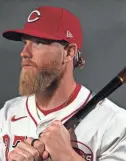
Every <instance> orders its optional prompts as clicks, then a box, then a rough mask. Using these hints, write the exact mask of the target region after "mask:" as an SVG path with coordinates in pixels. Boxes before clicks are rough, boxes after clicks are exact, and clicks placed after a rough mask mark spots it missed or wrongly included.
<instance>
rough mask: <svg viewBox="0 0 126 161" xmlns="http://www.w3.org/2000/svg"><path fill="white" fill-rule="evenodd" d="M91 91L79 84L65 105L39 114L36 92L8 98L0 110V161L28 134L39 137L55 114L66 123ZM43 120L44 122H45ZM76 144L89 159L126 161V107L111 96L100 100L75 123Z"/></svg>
mask: <svg viewBox="0 0 126 161" xmlns="http://www.w3.org/2000/svg"><path fill="white" fill-rule="evenodd" d="M89 96H90V91H89V90H88V89H87V88H85V87H84V86H79V85H78V87H77V90H76V91H75V92H74V99H73V100H72V102H71V103H70V104H69V105H67V106H66V107H65V108H61V109H58V110H55V111H52V112H50V113H49V114H47V115H44V114H43V113H42V112H41V120H40V118H39V117H38V115H37V111H36V103H35V96H34V95H33V96H30V97H28V98H27V97H17V98H14V99H11V100H9V101H7V102H6V103H5V105H4V107H3V108H2V109H1V111H0V161H6V160H7V155H8V152H10V151H11V150H13V148H14V147H16V146H17V144H18V143H19V142H20V141H21V140H24V139H25V137H33V138H37V137H38V131H40V128H42V127H43V126H45V125H46V124H47V123H48V122H49V120H51V119H53V118H55V119H58V120H62V121H63V123H64V122H65V121H66V120H67V119H69V117H70V116H71V115H72V114H73V113H74V112H75V111H76V110H77V109H78V108H80V107H81V106H82V105H83V104H84V103H85V101H87V100H88V99H89ZM42 123H43V124H42ZM74 133H75V135H76V139H72V140H71V143H72V146H73V148H74V149H75V150H76V152H78V153H79V154H80V155H81V156H82V157H84V158H85V160H87V161H126V111H125V110H124V109H122V108H120V107H118V106H117V105H116V104H114V103H113V102H111V101H110V100H108V99H105V100H104V101H103V102H102V103H101V104H100V103H99V104H97V106H96V108H95V109H94V110H92V111H91V112H90V113H89V114H88V115H87V116H86V117H85V118H84V119H83V120H82V122H81V123H80V124H79V125H78V126H77V127H76V129H75V131H74Z"/></svg>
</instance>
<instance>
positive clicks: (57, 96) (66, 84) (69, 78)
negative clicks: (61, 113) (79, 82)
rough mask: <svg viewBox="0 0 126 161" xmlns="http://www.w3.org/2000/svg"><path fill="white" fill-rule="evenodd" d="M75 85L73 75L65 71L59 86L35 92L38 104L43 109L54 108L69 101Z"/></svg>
mask: <svg viewBox="0 0 126 161" xmlns="http://www.w3.org/2000/svg"><path fill="white" fill-rule="evenodd" d="M75 87H76V82H75V80H74V78H73V75H72V74H71V75H70V74H69V73H67V74H66V73H65V75H64V76H63V77H62V79H61V80H60V82H59V84H58V85H57V86H54V87H52V88H51V89H47V90H46V91H44V92H39V93H36V94H35V98H36V104H37V105H38V106H39V107H40V108H41V109H43V110H46V109H47V110H50V109H54V108H55V107H58V106H60V105H61V104H63V103H64V102H67V101H69V98H70V95H71V94H72V92H73V91H74V89H75Z"/></svg>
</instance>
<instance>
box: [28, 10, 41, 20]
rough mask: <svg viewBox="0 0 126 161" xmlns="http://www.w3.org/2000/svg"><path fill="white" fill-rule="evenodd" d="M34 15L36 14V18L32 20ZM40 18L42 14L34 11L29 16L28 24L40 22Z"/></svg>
mask: <svg viewBox="0 0 126 161" xmlns="http://www.w3.org/2000/svg"><path fill="white" fill-rule="evenodd" d="M34 13H36V17H35V18H31V17H32V14H34ZM39 18H40V12H39V11H38V10H34V11H32V12H31V13H30V15H29V16H28V22H35V21H37V20H39Z"/></svg>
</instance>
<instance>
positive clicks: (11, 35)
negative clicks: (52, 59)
mask: <svg viewBox="0 0 126 161" xmlns="http://www.w3.org/2000/svg"><path fill="white" fill-rule="evenodd" d="M2 35H3V37H4V38H6V39H9V40H14V41H21V38H22V36H23V35H29V36H34V37H38V38H45V39H52V40H62V39H61V38H59V37H56V36H51V35H49V34H46V33H44V32H36V31H34V30H26V29H25V30H24V29H17V30H8V31H5V32H4V33H3V34H2Z"/></svg>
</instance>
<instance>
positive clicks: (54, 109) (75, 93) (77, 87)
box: [37, 84, 81, 115]
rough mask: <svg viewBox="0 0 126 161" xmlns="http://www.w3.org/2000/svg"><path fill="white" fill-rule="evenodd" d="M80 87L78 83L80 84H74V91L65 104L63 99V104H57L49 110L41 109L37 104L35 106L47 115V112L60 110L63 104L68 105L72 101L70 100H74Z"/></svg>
mask: <svg viewBox="0 0 126 161" xmlns="http://www.w3.org/2000/svg"><path fill="white" fill-rule="evenodd" d="M80 89H81V85H80V84H76V87H75V89H74V91H73V92H72V94H71V95H70V97H69V98H70V99H69V101H68V102H67V104H66V101H65V102H64V103H63V104H61V105H59V106H58V107H56V108H53V109H50V110H43V109H41V108H40V107H39V106H38V105H37V108H38V109H39V110H40V111H41V112H42V113H43V114H44V115H48V114H49V113H52V112H56V111H58V110H61V109H63V108H64V107H65V106H68V105H69V104H70V103H72V102H73V101H74V100H75V98H76V97H77V95H78V93H79V91H80Z"/></svg>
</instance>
